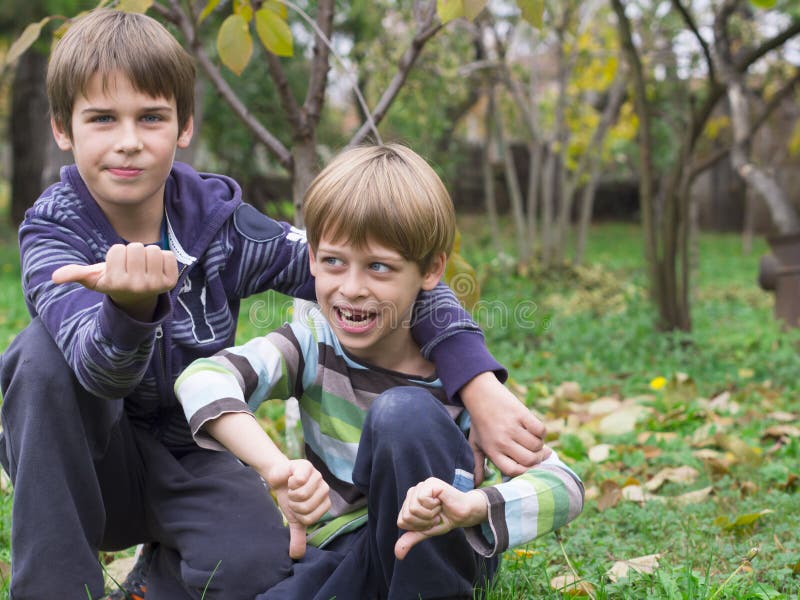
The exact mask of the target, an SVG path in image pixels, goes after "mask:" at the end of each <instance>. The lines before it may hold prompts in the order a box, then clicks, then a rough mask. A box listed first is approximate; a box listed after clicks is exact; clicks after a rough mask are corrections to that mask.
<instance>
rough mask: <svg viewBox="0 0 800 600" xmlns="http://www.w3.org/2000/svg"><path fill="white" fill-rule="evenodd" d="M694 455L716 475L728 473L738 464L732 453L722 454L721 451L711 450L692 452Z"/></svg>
mask: <svg viewBox="0 0 800 600" xmlns="http://www.w3.org/2000/svg"><path fill="white" fill-rule="evenodd" d="M692 455H693V456H695V457H696V458H699V459H700V460H702V461H703V462H704V463H705V465H706V467H708V468H709V469H710V470H711V472H712V473H714V474H716V475H724V474H725V473H728V472H729V471H730V470H731V467H732V466H733V465H734V463H735V462H736V459H735V458H734V456H733V454H731V453H730V452H720V451H719V450H711V449H710V448H704V449H702V450H695V451H694V452H692Z"/></svg>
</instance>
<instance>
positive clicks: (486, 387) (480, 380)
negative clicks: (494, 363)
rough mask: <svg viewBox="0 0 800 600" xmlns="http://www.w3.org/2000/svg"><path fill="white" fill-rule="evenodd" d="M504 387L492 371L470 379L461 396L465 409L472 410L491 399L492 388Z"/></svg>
mask: <svg viewBox="0 0 800 600" xmlns="http://www.w3.org/2000/svg"><path fill="white" fill-rule="evenodd" d="M498 385H499V386H502V385H503V384H502V383H500V381H499V380H498V379H497V377H496V376H495V374H494V373H493V372H492V371H484V372H483V373H479V374H478V375H476V376H475V377H473V378H472V379H470V380H469V381H468V382H467V383H466V384H464V387H462V388H461V390H460V391H459V394H460V395H461V401H462V402H463V403H464V407H465V408H466V409H467V410H470V407H474V406H476V405H478V404H480V403H482V402H483V401H484V400H486V399H488V398H489V397H490V391H491V388H492V386H498Z"/></svg>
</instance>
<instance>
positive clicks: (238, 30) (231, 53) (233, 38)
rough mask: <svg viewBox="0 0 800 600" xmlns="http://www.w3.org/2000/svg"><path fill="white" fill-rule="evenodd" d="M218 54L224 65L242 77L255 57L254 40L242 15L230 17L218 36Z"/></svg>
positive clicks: (225, 21) (224, 22) (221, 27)
mask: <svg viewBox="0 0 800 600" xmlns="http://www.w3.org/2000/svg"><path fill="white" fill-rule="evenodd" d="M217 52H219V58H220V60H222V64H224V65H225V66H226V67H228V68H229V69H230V70H231V71H233V72H234V73H236V74H237V75H241V74H242V71H244V68H245V67H246V66H247V63H248V62H250V57H251V56H252V55H253V38H252V36H251V35H250V29H248V27H247V21H246V20H245V19H244V17H242V16H241V15H230V16H229V17H228V18H227V19H225V20H224V21H223V22H222V26H220V28H219V33H218V34H217Z"/></svg>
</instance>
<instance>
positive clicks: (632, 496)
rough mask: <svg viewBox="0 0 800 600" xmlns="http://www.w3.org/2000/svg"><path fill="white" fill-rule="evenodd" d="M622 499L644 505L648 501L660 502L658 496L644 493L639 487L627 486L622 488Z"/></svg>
mask: <svg viewBox="0 0 800 600" xmlns="http://www.w3.org/2000/svg"><path fill="white" fill-rule="evenodd" d="M622 497H623V498H625V500H630V501H631V502H639V503H644V502H647V501H649V500H660V499H661V498H659V497H658V496H655V495H654V494H651V493H649V492H646V491H645V490H644V489H643V488H642V486H640V485H627V486H625V487H624V488H622Z"/></svg>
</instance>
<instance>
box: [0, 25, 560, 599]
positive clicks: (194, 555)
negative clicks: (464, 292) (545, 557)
mask: <svg viewBox="0 0 800 600" xmlns="http://www.w3.org/2000/svg"><path fill="white" fill-rule="evenodd" d="M194 77H195V71H194V65H193V63H192V60H191V58H190V57H189V55H188V54H187V53H186V52H185V51H184V50H183V49H182V48H181V46H180V45H179V44H178V43H177V41H176V40H175V39H174V38H173V37H172V36H171V35H170V34H169V32H167V30H166V29H164V27H163V26H161V25H160V24H159V23H158V22H157V21H155V20H153V19H151V18H149V17H147V16H144V15H138V14H130V13H124V12H117V11H112V10H99V11H94V12H92V13H89V14H88V15H86V16H84V17H81V18H80V19H78V20H76V22H75V23H74V24H73V25H72V26H71V27H70V29H69V30H68V31H67V33H66V34H65V35H64V37H63V38H62V39H61V41H60V42H59V43H58V44H57V46H56V48H55V50H54V52H53V55H52V58H51V65H50V68H49V70H48V84H47V85H48V94H49V99H50V104H51V107H52V119H51V121H52V127H53V134H54V136H55V139H56V141H57V143H58V145H59V147H61V148H62V149H63V150H71V151H72V153H73V156H74V159H75V164H74V165H72V166H69V167H65V168H64V169H63V170H62V172H61V180H60V181H59V182H58V183H56V184H54V185H53V186H51V187H49V188H48V189H47V190H45V192H44V193H43V194H42V196H41V197H40V198H39V200H37V202H36V203H35V204H34V206H33V207H32V208H31V209H30V210H29V211H28V213H27V214H26V218H25V220H24V222H23V223H22V225H21V227H20V231H19V236H20V254H21V262H22V283H23V291H24V294H25V300H26V303H27V305H28V309H29V311H30V313H31V316H32V317H33V320H32V322H31V324H30V325H29V326H28V327H27V328H26V329H25V330H23V331H22V332H20V334H19V335H18V336H17V337H16V338H15V340H14V341H13V342H12V344H11V346H10V347H9V348H8V350H7V351H6V352H5V354H4V355H3V357H2V369H1V372H0V376H1V382H0V383H2V390H3V396H4V398H3V407H2V422H3V439H2V443H0V461H2V463H3V466H4V468H5V469H6V470H7V471H8V473H9V474H10V476H11V479H12V482H13V483H14V505H13V510H12V548H11V550H12V575H11V597H12V598H14V599H17V600H19V599H28V598H32V599H35V600H41V599H42V598H58V597H69V598H79V597H82V598H86V597H87V593H88V594H89V595H90V596H91V597H92V598H98V597H100V596H101V595H102V594H103V575H102V570H101V567H100V565H99V564H98V561H97V552H98V550H99V549H107V550H114V549H119V548H124V547H128V546H131V545H135V544H138V543H142V542H156V543H157V545H156V546H155V548H156V549H155V552H154V554H153V559H152V563H151V565H150V573H149V576H148V591H147V594H148V599H149V600H152V599H156V600H157V599H158V598H167V599H169V600H175V599H179V598H200V597H201V594H202V591H203V589H204V587H205V586H206V584H208V588H207V590H206V592H205V597H206V598H219V597H224V598H225V599H226V600H227V599H236V598H252V597H253V595H254V594H255V593H258V592H260V591H263V590H264V589H267V588H269V587H270V586H271V585H273V584H274V583H276V582H277V581H279V580H281V579H283V578H284V576H285V575H286V574H288V573H289V571H290V569H291V563H290V560H289V557H288V555H285V556H284V555H281V556H279V557H278V556H277V555H276V556H275V557H273V558H275V561H276V562H270V561H271V560H272V559H271V558H270V554H269V550H270V549H271V548H272V547H273V545H274V543H275V539H276V537H277V539H280V538H281V537H284V538H286V539H288V536H287V535H286V533H285V531H284V530H283V528H282V527H280V525H279V524H277V525H276V523H275V520H274V519H273V518H272V517H274V515H269V514H267V512H266V511H265V510H264V500H265V499H266V498H267V497H268V494H267V490H266V488H265V487H264V484H263V482H262V480H261V478H260V477H258V475H257V474H256V473H255V472H253V471H252V470H251V469H248V468H245V467H244V466H242V465H241V464H240V463H239V462H238V461H237V460H236V459H235V458H234V457H232V456H231V455H229V454H227V453H221V452H210V451H207V450H202V449H200V448H198V447H197V446H196V445H195V444H194V442H193V440H192V438H191V434H190V432H189V429H188V427H187V424H186V420H185V418H184V416H183V414H182V413H181V410H180V406H179V404H178V402H177V400H176V399H175V397H174V393H173V391H172V386H173V383H174V380H175V378H176V377H177V375H178V374H179V373H180V372H181V370H183V369H184V368H185V367H186V365H188V364H189V363H190V362H191V361H192V360H194V359H196V358H199V357H203V356H209V355H211V354H213V353H215V352H218V351H219V350H221V349H223V348H225V347H228V346H230V345H231V344H232V343H233V341H234V335H235V331H236V323H237V318H238V311H239V304H240V300H241V298H243V297H245V296H248V295H250V294H254V293H258V292H261V291H264V290H267V289H275V290H278V291H281V292H283V293H286V294H290V295H293V296H297V297H302V298H309V299H311V298H313V297H314V289H313V279H312V278H311V276H310V273H309V269H308V258H307V248H306V243H305V239H304V235H303V233H302V232H299V231H297V230H295V229H293V228H292V227H290V226H289V225H287V224H284V223H278V222H276V221H273V220H272V219H269V218H268V217H266V216H265V215H262V214H261V213H259V212H258V211H256V210H255V209H254V208H252V207H251V206H249V205H247V204H244V203H243V202H242V199H241V192H240V189H239V187H238V185H237V184H236V183H235V182H234V181H232V180H231V179H229V178H227V177H224V176H219V175H211V174H201V173H198V172H196V171H194V170H193V169H191V168H190V167H188V166H187V165H183V164H180V163H173V159H174V155H175V150H176V149H177V148H182V147H186V146H187V145H188V144H189V143H190V140H191V137H192V132H193V131H192V130H193V121H192V107H193V102H194V100H193V89H194ZM420 302H421V304H420V306H421V309H420V310H419V311H418V313H419V315H421V316H420V317H419V318H418V320H417V322H415V325H414V334H415V335H416V336H418V338H419V340H420V341H421V342H422V343H424V344H427V346H428V347H429V350H430V354H429V356H431V357H432V358H433V360H434V361H437V362H438V365H439V369H440V372H441V374H442V377H443V379H444V381H445V384H446V386H447V392H448V394H449V395H450V396H451V397H455V396H458V395H460V397H461V398H462V399H463V401H464V402H465V403H466V404H467V405H474V406H476V407H478V410H479V413H477V414H481V413H480V411H482V414H483V415H484V418H483V419H482V420H480V422H478V423H476V429H477V431H478V432H479V433H480V434H481V435H482V437H480V438H478V437H475V438H474V441H475V451H476V452H480V451H481V450H486V451H487V453H488V454H489V455H490V456H491V455H492V454H495V455H496V456H497V457H498V458H499V460H501V461H502V460H507V461H509V463H511V464H513V465H514V466H515V468H518V469H522V468H524V465H525V464H529V463H530V464H532V463H534V462H536V461H538V460H539V459H540V457H541V450H540V449H541V439H540V438H541V436H542V435H543V431H544V430H543V428H542V427H541V423H539V422H538V421H536V420H535V419H533V418H532V417H531V416H530V415H529V414H525V412H526V411H525V412H522V411H517V412H516V413H514V412H513V410H512V411H511V412H510V411H509V410H506V409H504V408H502V407H505V406H511V400H510V399H509V397H508V396H507V395H504V394H506V392H505V391H504V388H503V387H502V386H501V385H500V384H499V383H498V381H497V379H496V378H495V376H494V374H493V373H492V371H495V372H498V373H501V374H502V368H501V367H500V366H499V365H497V363H496V362H494V360H493V359H492V358H491V356H490V355H489V354H488V353H487V352H486V350H485V347H484V345H483V342H482V338H481V336H480V331H479V330H478V329H477V327H476V326H475V325H474V323H472V322H471V321H469V320H468V318H467V315H465V313H464V312H463V311H461V310H459V307H458V305H457V302H456V301H455V299H454V297H453V296H452V294H451V293H450V292H449V291H447V290H442V288H440V287H438V288H436V289H435V290H433V291H432V293H430V294H426V295H425V296H424V297H422V298H421V299H420ZM434 309H435V311H436V314H435V316H436V319H434V318H433V315H432V313H433V311H434ZM426 315H427V316H426ZM496 406H501V408H500V412H501V413H502V414H503V415H504V418H505V421H504V423H503V424H501V425H500V426H498V424H497V423H496V422H493V421H492V420H491V419H490V418H489V415H490V414H491V412H492V410H493V407H496ZM506 415H511V417H509V416H506ZM509 441H511V442H512V443H509ZM232 504H236V507H237V510H235V511H232V510H230V506H231V505H232ZM276 514H277V513H276ZM212 573H213V577H212ZM223 590H224V591H223Z"/></svg>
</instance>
